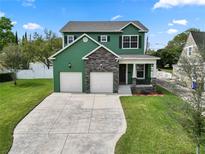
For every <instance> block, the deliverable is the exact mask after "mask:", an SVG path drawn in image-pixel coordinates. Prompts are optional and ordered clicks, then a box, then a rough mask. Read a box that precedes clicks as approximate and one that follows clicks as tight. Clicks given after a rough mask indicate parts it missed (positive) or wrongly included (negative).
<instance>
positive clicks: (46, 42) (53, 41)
mask: <svg viewBox="0 0 205 154" xmlns="http://www.w3.org/2000/svg"><path fill="white" fill-rule="evenodd" d="M44 34H45V37H44V38H43V37H42V35H39V34H37V33H35V34H34V46H35V48H36V56H37V60H38V61H41V62H42V63H44V64H45V65H46V66H47V67H48V68H49V67H50V60H49V59H48V58H49V57H50V56H51V55H52V54H53V53H55V52H56V51H58V50H59V49H61V39H60V38H58V37H57V36H56V34H54V33H53V32H52V31H50V30H45V31H44Z"/></svg>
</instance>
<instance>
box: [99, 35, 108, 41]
mask: <svg viewBox="0 0 205 154" xmlns="http://www.w3.org/2000/svg"><path fill="white" fill-rule="evenodd" d="M102 37H105V38H106V41H103V40H102ZM100 42H104V43H105V42H107V35H100Z"/></svg>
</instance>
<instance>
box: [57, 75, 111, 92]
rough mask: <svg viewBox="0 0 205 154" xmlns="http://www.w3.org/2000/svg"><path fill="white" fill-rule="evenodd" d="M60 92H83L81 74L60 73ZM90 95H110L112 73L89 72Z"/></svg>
mask: <svg viewBox="0 0 205 154" xmlns="http://www.w3.org/2000/svg"><path fill="white" fill-rule="evenodd" d="M60 91H61V92H83V80H82V73H81V72H61V73H60ZM90 92H91V93H112V92H113V72H90Z"/></svg>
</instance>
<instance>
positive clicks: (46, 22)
mask: <svg viewBox="0 0 205 154" xmlns="http://www.w3.org/2000/svg"><path fill="white" fill-rule="evenodd" d="M0 16H6V17H8V18H10V19H11V20H12V21H13V23H14V28H13V31H18V33H19V35H22V34H23V33H24V32H28V33H33V32H35V31H37V32H40V33H41V32H43V29H44V28H47V29H51V30H52V31H54V32H55V33H57V34H59V35H60V33H59V30H60V28H61V27H62V26H64V24H65V23H67V22H68V21H69V20H139V21H141V22H142V23H143V24H144V25H145V26H147V27H148V28H149V33H148V36H149V41H150V47H151V48H154V49H158V48H161V47H163V46H165V45H166V43H167V42H168V41H169V40H170V39H172V38H173V37H174V36H175V35H176V34H177V33H180V32H182V31H184V30H186V29H188V28H192V27H195V28H199V29H201V30H202V31H205V0H175V1H174V2H173V1H171V0H0Z"/></svg>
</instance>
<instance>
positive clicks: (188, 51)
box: [187, 47, 193, 56]
mask: <svg viewBox="0 0 205 154" xmlns="http://www.w3.org/2000/svg"><path fill="white" fill-rule="evenodd" d="M192 50H193V47H187V56H191V55H192Z"/></svg>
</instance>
